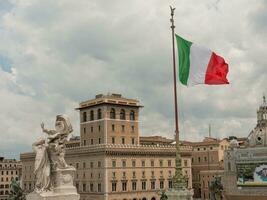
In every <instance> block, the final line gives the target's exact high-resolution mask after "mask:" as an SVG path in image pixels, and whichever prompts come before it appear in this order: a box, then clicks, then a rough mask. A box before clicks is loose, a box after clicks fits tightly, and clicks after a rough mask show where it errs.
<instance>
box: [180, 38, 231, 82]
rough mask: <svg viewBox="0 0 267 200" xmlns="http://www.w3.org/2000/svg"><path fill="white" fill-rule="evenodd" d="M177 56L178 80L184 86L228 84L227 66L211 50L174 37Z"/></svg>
mask: <svg viewBox="0 0 267 200" xmlns="http://www.w3.org/2000/svg"><path fill="white" fill-rule="evenodd" d="M176 41H177V46H178V56H179V79H180V81H181V83H182V84H184V85H197V84H208V85H219V84H229V82H228V80H227V77H226V76H227V73H228V64H227V63H226V62H225V61H224V59H223V58H222V57H220V56H218V55H217V54H216V53H214V52H212V51H211V50H209V49H207V48H204V47H201V46H198V45H196V44H194V43H192V42H190V41H187V40H185V39H183V38H181V37H180V36H178V35H176Z"/></svg>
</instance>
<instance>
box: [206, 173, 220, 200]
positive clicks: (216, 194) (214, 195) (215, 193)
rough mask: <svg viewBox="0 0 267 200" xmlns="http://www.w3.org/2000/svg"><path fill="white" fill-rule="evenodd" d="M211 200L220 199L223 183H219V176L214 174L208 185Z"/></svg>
mask: <svg viewBox="0 0 267 200" xmlns="http://www.w3.org/2000/svg"><path fill="white" fill-rule="evenodd" d="M209 189H210V192H211V199H212V200H221V199H222V191H223V185H222V183H221V177H219V176H216V177H214V179H213V180H212V181H211V183H210V185H209Z"/></svg>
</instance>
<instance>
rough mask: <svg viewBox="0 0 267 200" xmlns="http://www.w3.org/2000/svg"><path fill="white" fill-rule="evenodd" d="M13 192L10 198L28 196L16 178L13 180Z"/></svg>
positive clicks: (19, 198) (20, 199) (21, 198)
mask: <svg viewBox="0 0 267 200" xmlns="http://www.w3.org/2000/svg"><path fill="white" fill-rule="evenodd" d="M10 186H11V192H10V194H9V197H8V200H26V196H25V193H24V191H23V190H22V188H21V187H20V185H19V183H18V182H17V181H15V180H12V182H11V185H10Z"/></svg>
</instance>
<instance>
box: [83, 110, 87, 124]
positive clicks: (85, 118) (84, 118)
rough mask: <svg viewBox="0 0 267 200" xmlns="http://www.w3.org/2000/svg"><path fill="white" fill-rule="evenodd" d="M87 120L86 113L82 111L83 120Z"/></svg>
mask: <svg viewBox="0 0 267 200" xmlns="http://www.w3.org/2000/svg"><path fill="white" fill-rule="evenodd" d="M86 121H87V115H86V112H83V122H86Z"/></svg>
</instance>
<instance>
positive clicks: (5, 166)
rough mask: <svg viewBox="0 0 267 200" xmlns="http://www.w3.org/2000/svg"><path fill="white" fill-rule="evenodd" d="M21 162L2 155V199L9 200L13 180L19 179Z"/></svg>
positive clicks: (0, 194)
mask: <svg viewBox="0 0 267 200" xmlns="http://www.w3.org/2000/svg"><path fill="white" fill-rule="evenodd" d="M20 175H21V163H20V162H19V161H16V160H15V159H5V158H4V157H0V200H7V199H8V196H9V193H10V189H11V188H10V184H11V181H12V180H13V179H14V180H17V181H18V180H19V177H20Z"/></svg>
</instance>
